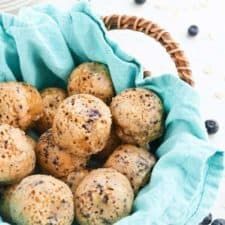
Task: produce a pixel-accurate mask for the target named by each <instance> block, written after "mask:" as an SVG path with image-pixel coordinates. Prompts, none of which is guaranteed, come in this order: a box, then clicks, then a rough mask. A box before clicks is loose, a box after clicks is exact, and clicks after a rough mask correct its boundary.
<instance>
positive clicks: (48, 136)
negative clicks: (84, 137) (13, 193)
mask: <svg viewBox="0 0 225 225" xmlns="http://www.w3.org/2000/svg"><path fill="white" fill-rule="evenodd" d="M36 153H37V160H38V164H39V166H40V167H41V169H42V170H43V171H45V172H47V173H49V174H51V175H53V176H55V177H65V176H68V175H69V173H71V172H72V171H77V170H81V169H83V168H85V166H86V163H87V161H88V158H87V157H86V158H82V157H78V156H75V155H72V154H71V153H69V152H66V151H64V150H63V149H62V148H60V147H58V146H57V145H56V144H55V143H54V141H53V137H52V129H49V130H47V131H46V132H45V133H44V134H42V136H41V137H40V139H39V141H38V143H37V147H36Z"/></svg>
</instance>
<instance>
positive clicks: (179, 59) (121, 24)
mask: <svg viewBox="0 0 225 225" xmlns="http://www.w3.org/2000/svg"><path fill="white" fill-rule="evenodd" d="M102 19H103V22H104V23H105V26H106V28H107V29H108V30H113V29H129V30H133V31H139V32H142V33H144V34H146V35H148V36H150V37H152V38H154V39H155V40H156V41H158V42H159V43H160V44H161V45H162V46H163V47H164V48H165V49H166V51H167V52H168V54H169V55H170V57H171V58H172V60H173V61H174V63H175V65H176V68H177V72H178V75H179V77H180V79H182V80H183V81H185V82H187V83H188V84H189V85H191V86H194V81H193V79H192V72H191V69H190V65H189V62H188V60H187V58H186V56H185V54H184V52H183V51H182V50H181V49H180V46H179V44H178V43H176V42H175V41H174V40H173V38H172V37H171V36H170V34H169V33H168V32H167V31H165V30H164V29H162V28H161V27H160V26H158V24H156V23H154V22H152V21H149V20H145V19H144V18H138V17H135V16H127V15H111V16H105V17H103V18H102ZM144 75H145V76H148V75H149V72H148V71H145V72H144Z"/></svg>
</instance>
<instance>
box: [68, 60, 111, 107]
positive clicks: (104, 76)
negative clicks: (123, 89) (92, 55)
mask: <svg viewBox="0 0 225 225" xmlns="http://www.w3.org/2000/svg"><path fill="white" fill-rule="evenodd" d="M68 93H69V95H73V94H91V95H94V96H96V97H97V98H100V99H102V100H103V101H104V102H105V103H106V104H109V103H110V102H111V100H112V97H113V96H114V89H113V84H112V80H111V78H110V74H109V71H108V69H107V67H106V66H105V65H103V64H100V63H95V62H88V63H83V64H81V65H79V66H78V67H77V68H76V69H75V70H74V71H73V72H72V74H71V75H70V78H69V83H68Z"/></svg>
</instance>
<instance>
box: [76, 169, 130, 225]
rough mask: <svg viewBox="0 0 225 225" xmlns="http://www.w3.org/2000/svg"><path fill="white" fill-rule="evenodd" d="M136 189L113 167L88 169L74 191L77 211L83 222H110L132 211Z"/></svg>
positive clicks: (100, 224)
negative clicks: (89, 171) (90, 170)
mask: <svg viewBox="0 0 225 225" xmlns="http://www.w3.org/2000/svg"><path fill="white" fill-rule="evenodd" d="M133 198H134V194H133V190H132V188H131V185H130V182H129V181H128V179H127V178H126V177H125V176H124V175H123V174H121V173H119V172H117V171H116V170H114V169H97V170H93V171H92V172H91V173H89V174H88V175H87V176H86V177H85V178H84V179H83V180H82V181H81V183H80V184H79V186H78V187H77V189H76V192H75V198H74V199H75V214H76V219H77V221H78V222H79V224H80V225H106V224H108V225H110V224H114V223H115V222H117V221H118V220H119V219H121V218H122V217H125V216H127V215H128V214H129V213H130V212H131V208H132V203H133Z"/></svg>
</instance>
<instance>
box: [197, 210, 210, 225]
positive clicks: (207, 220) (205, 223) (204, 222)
mask: <svg viewBox="0 0 225 225" xmlns="http://www.w3.org/2000/svg"><path fill="white" fill-rule="evenodd" d="M211 222H212V214H211V213H210V214H209V215H208V216H206V217H205V218H204V219H203V220H202V222H201V223H200V224H199V225H209V224H210V223H211Z"/></svg>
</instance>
